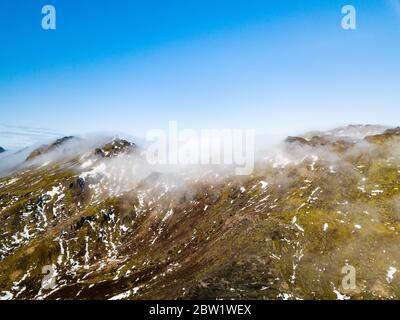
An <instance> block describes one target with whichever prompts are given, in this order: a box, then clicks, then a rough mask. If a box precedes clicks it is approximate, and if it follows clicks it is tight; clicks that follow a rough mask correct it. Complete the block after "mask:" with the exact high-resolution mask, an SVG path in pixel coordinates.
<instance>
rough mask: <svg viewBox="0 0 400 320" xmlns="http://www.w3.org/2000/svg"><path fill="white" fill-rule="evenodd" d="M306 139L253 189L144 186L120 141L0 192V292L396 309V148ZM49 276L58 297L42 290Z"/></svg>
mask: <svg viewBox="0 0 400 320" xmlns="http://www.w3.org/2000/svg"><path fill="white" fill-rule="evenodd" d="M389 133H390V131H389ZM381 135H383V137H381ZM312 137H315V138H312ZM312 137H311V138H310V137H305V138H302V139H303V140H302V139H297V138H290V139H287V140H286V142H285V143H284V144H283V145H282V147H281V149H279V150H275V151H274V152H273V153H271V155H270V156H268V157H267V158H265V159H262V160H260V161H259V162H258V163H257V165H256V169H255V171H254V173H253V174H252V175H251V176H247V177H236V176H232V175H229V174H222V173H221V171H215V170H213V169H210V171H207V172H206V171H203V175H202V176H201V177H199V176H196V175H191V174H189V173H188V172H185V171H184V170H181V171H179V172H173V173H162V172H151V171H148V172H147V173H146V174H143V171H144V169H143V167H141V165H140V163H141V158H140V156H138V155H137V154H135V152H133V153H132V146H133V145H131V144H129V145H128V144H126V143H125V142H121V141H115V142H111V143H110V144H106V145H104V146H102V147H99V148H97V149H101V150H102V153H104V154H105V152H108V153H107V156H103V154H102V153H101V154H100V153H99V152H98V150H97V149H94V150H92V151H91V152H85V153H83V154H79V155H77V156H75V157H71V158H70V159H65V160H62V161H61V160H57V161H55V162H52V163H49V164H46V165H42V166H36V167H34V168H29V169H25V170H22V171H19V172H18V173H16V174H14V175H13V176H10V177H6V178H3V179H1V180H0V219H1V221H3V223H2V224H1V226H0V292H2V295H3V297H4V298H14V299H32V298H35V299H43V298H48V299H57V298H67V299H93V298H96V299H110V298H114V299H189V298H191V299H216V298H221V299H336V298H353V299H367V298H372V299H398V298H399V297H400V277H399V276H398V274H397V270H398V269H399V267H400V265H399V262H400V260H399V259H400V256H399V255H400V254H399V253H398V243H399V241H400V236H399V231H400V191H399V188H400V148H399V146H400V143H399V141H398V140H397V139H393V135H390V136H388V132H386V133H382V132H380V133H377V134H376V135H373V136H369V137H366V138H365V139H364V137H363V136H362V137H359V140H357V141H356V142H355V141H352V142H349V139H348V137H347V136H345V137H344V136H343V135H341V136H340V137H339V136H338V137H335V135H333V134H331V133H329V132H328V133H323V134H320V135H318V134H317V135H313V136H312ZM371 139H372V140H371ZM375 140H379V143H372V142H370V141H375ZM310 141H311V143H310ZM321 141H323V143H321ZM343 141H344V142H345V144H342V143H343ZM110 145H111V146H116V145H117V146H121V145H124V146H126V147H127V148H126V149H125V148H118V149H115V148H114V147H112V148H111V150H114V151H115V150H123V152H121V153H118V152H113V151H110V149H109V148H108V147H106V146H110ZM338 145H339V146H340V147H338ZM132 166H133V167H135V166H137V167H135V170H133V174H130V173H129V170H128V169H131V167H132ZM132 180H134V181H132ZM46 265H53V266H54V270H55V271H56V273H55V274H54V278H55V280H56V281H55V287H54V288H52V289H44V288H42V280H43V276H44V274H43V273H42V268H43V267H44V266H46ZM345 265H352V266H354V267H355V268H356V270H357V288H355V289H345V288H342V287H341V280H342V278H343V276H344V275H343V274H342V273H341V270H342V267H343V266H345Z"/></svg>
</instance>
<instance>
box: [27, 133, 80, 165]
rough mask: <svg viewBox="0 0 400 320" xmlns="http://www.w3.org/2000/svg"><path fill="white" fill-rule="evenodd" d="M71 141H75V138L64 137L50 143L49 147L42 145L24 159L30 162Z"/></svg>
mask: <svg viewBox="0 0 400 320" xmlns="http://www.w3.org/2000/svg"><path fill="white" fill-rule="evenodd" d="M71 139H75V137H74V136H66V137H62V138H59V139H57V140H56V141H54V142H53V143H51V144H49V145H43V146H41V147H39V148H37V149H35V150H33V151H32V152H31V153H30V154H29V156H28V157H27V158H26V161H29V160H32V159H34V158H36V157H38V156H40V155H42V154H45V153H48V152H50V151H53V150H55V149H57V148H58V147H60V146H61V145H63V144H64V143H65V142H67V141H70V140H71Z"/></svg>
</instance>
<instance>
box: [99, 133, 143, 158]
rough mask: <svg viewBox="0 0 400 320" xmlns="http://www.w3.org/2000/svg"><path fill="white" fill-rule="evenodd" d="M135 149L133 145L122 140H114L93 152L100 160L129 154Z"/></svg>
mask: <svg viewBox="0 0 400 320" xmlns="http://www.w3.org/2000/svg"><path fill="white" fill-rule="evenodd" d="M135 148H136V145H135V144H134V143H131V142H129V141H127V140H124V139H119V138H116V139H114V140H113V141H111V142H110V143H107V144H105V145H103V146H102V147H100V148H97V149H96V150H95V154H96V155H97V156H100V157H102V158H111V157H113V156H116V155H119V154H123V153H130V152H132V151H133V150H134V149H135Z"/></svg>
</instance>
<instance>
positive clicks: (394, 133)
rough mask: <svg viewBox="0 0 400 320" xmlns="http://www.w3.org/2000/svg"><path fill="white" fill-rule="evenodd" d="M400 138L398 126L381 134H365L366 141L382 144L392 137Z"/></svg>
mask: <svg viewBox="0 0 400 320" xmlns="http://www.w3.org/2000/svg"><path fill="white" fill-rule="evenodd" d="M399 138H400V127H397V128H393V129H387V130H385V131H384V132H383V133H382V134H378V135H373V136H367V137H366V138H365V140H366V141H368V142H370V143H375V144H384V143H386V142H388V141H390V140H392V139H399Z"/></svg>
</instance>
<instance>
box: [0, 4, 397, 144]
mask: <svg viewBox="0 0 400 320" xmlns="http://www.w3.org/2000/svg"><path fill="white" fill-rule="evenodd" d="M45 4H52V5H54V6H55V7H56V9H57V29H56V30H54V31H44V30H42V28H41V19H42V14H41V8H42V6H43V5H45ZM346 4H352V5H354V6H355V7H356V9H357V30H354V31H345V30H343V29H342V28H341V18H342V14H341V8H342V6H343V5H346ZM0 38H1V50H0V145H4V146H6V147H10V148H12V147H17V146H18V147H19V146H23V145H26V144H29V143H31V142H35V141H37V140H40V139H43V138H44V137H46V136H48V137H52V136H54V135H58V134H79V133H87V132H93V131H121V132H126V133H128V134H132V135H137V136H143V135H145V133H146V131H147V130H149V129H152V128H167V126H168V121H169V120H177V121H178V124H179V126H180V127H181V128H225V127H230V128H234V127H239V128H254V129H256V131H257V132H258V133H260V134H266V135H281V134H282V135H283V134H290V133H297V132H302V131H304V130H311V129H325V128H331V127H334V126H337V125H344V124H350V123H377V124H386V125H398V124H399V123H398V122H397V121H399V119H400V117H399V113H400V111H399V101H400V90H399V84H400V79H399V78H400V63H399V57H400V0H362V1H351V0H350V1H337V0H330V1H320V0H319V1H316V0H263V1H257V0H246V1H244V0H237V1H232V0H231V1H226V0H218V1H216V0H214V1H210V0H201V1H200V0H198V1H188V0H186V1H183V0H180V1H178V0H169V1H161V0H158V1H156V0H146V1H144V0H143V1H133V0H130V1H128V0H126V1H123V0H113V1H110V0H102V1H95V0H79V1H78V0H47V1H39V0H35V1H33V0H32V1H25V0H3V1H1V3H0ZM13 128H15V131H16V132H18V133H19V136H21V135H22V134H23V133H22V132H21V128H27V130H26V137H25V138H24V139H18V135H16V136H14V137H12V138H10V135H11V132H12V131H13V130H14V129H13ZM43 128H45V129H43ZM32 130H33V131H35V133H36V132H37V131H40V132H41V133H43V135H36V134H35V135H31V134H30V133H29V132H30V131H32ZM10 141H12V142H10Z"/></svg>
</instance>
